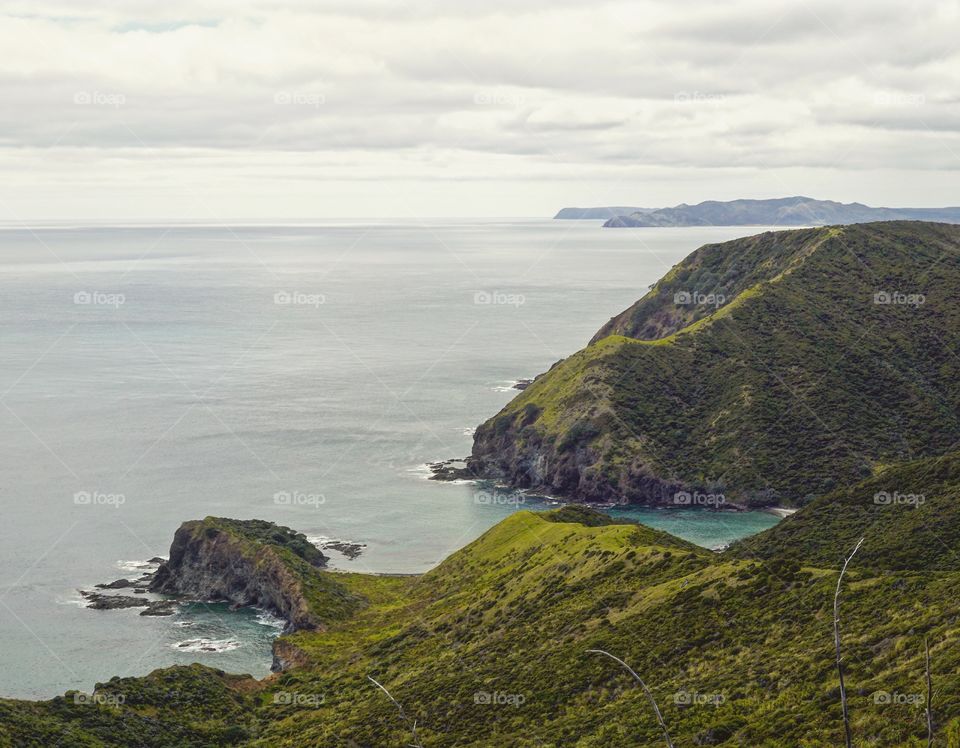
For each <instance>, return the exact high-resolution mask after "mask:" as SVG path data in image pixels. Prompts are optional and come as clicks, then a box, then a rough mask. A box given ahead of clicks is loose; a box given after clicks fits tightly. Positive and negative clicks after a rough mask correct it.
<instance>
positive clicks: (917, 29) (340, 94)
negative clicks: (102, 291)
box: [0, 0, 960, 215]
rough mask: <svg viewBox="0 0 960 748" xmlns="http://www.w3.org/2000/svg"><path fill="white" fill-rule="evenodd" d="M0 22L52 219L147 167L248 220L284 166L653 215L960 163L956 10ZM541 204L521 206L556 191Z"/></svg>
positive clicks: (500, 0) (0, 129)
mask: <svg viewBox="0 0 960 748" xmlns="http://www.w3.org/2000/svg"><path fill="white" fill-rule="evenodd" d="M0 14H2V15H3V16H4V18H3V22H2V23H0V47H2V48H3V49H4V55H3V56H2V58H0V96H2V98H3V101H4V106H3V107H2V108H0V171H3V172H4V173H5V174H7V175H11V174H12V175H14V179H15V180H16V179H20V180H22V181H24V182H25V183H27V184H28V185H30V190H29V192H30V195H34V196H35V197H29V198H28V197H24V194H25V193H24V194H20V195H12V194H11V193H12V192H14V191H17V188H18V187H19V185H18V184H17V183H16V181H14V182H11V181H9V180H7V181H6V186H5V187H3V188H0V198H2V199H6V200H7V204H9V205H17V206H19V207H18V210H20V211H25V212H26V213H27V214H30V215H42V214H43V212H44V211H45V210H51V209H52V208H51V207H50V204H49V202H47V203H46V204H43V202H42V201H40V200H39V198H38V197H36V196H39V195H42V191H43V189H44V185H46V186H47V187H50V185H51V184H53V183H54V182H56V183H57V184H58V185H69V184H74V185H84V186H85V188H86V189H88V190H90V191H91V193H90V194H91V195H99V196H100V197H101V198H102V199H103V200H104V201H105V203H107V204H109V202H110V200H111V196H112V195H115V193H116V191H118V190H122V189H124V185H125V184H126V183H127V182H125V180H129V183H136V184H137V189H138V190H146V189H148V188H147V187H146V186H144V184H143V180H144V175H145V174H152V175H154V177H155V178H158V177H157V175H158V174H162V179H163V180H171V181H173V182H175V181H176V180H177V178H178V177H179V178H180V179H181V180H191V179H193V180H196V179H200V180H202V181H204V182H205V183H206V182H213V183H217V184H219V185H220V189H222V190H223V191H224V195H225V196H229V195H233V196H235V197H236V199H237V201H238V203H237V204H238V205H240V204H247V203H244V202H243V201H244V200H247V201H251V200H252V198H251V197H250V196H251V194H254V193H255V191H256V190H257V188H258V186H259V185H260V184H262V182H258V181H257V180H262V179H263V176H262V175H263V173H264V172H265V171H266V172H269V174H270V180H271V183H272V184H273V185H274V186H275V185H277V184H282V183H284V181H286V182H288V183H289V184H291V185H301V184H303V183H305V182H309V181H310V180H321V179H328V180H341V181H351V182H370V183H373V182H375V181H376V180H378V179H379V180H383V181H384V182H391V181H396V180H398V179H403V180H407V181H408V182H409V183H410V184H411V185H415V184H418V183H423V184H428V183H434V182H437V181H442V180H443V179H448V180H457V181H459V182H470V181H473V182H476V183H477V185H478V186H477V187H476V191H475V192H474V193H471V194H475V195H476V196H477V197H478V199H476V200H475V201H474V204H476V205H479V204H485V205H486V204H489V205H494V206H496V205H499V203H498V202H497V199H498V198H497V194H498V193H497V191H496V189H495V188H492V187H491V186H490V185H491V183H495V182H496V181H497V180H502V181H505V182H506V181H516V180H517V179H518V178H520V176H521V175H531V176H530V179H531V180H533V181H537V180H542V181H543V182H550V183H551V184H552V183H555V182H557V180H562V179H566V178H568V177H569V176H570V175H575V174H579V175H581V177H582V179H583V180H584V182H590V181H595V182H596V183H603V182H604V180H606V181H607V182H609V184H611V185H613V184H617V185H622V187H621V189H622V191H621V192H619V193H617V194H618V195H619V198H618V199H617V200H615V202H620V203H624V204H630V203H637V204H640V203H643V204H648V203H651V200H650V199H646V197H645V195H643V194H634V193H632V192H631V190H635V191H639V190H640V189H641V188H643V189H647V188H646V186H645V182H644V180H645V179H646V176H647V175H649V173H650V171H649V170H651V169H674V170H678V171H677V173H679V170H683V172H684V174H687V173H698V174H699V175H700V178H699V180H694V181H693V182H692V183H695V184H697V185H699V187H698V188H697V189H698V190H700V191H699V192H698V194H688V193H687V192H685V193H684V194H673V193H669V192H668V191H666V190H668V188H667V187H662V188H660V189H661V190H662V193H661V194H662V196H661V197H660V198H659V200H657V201H656V202H658V203H659V204H665V203H668V202H671V201H674V202H679V201H681V200H686V201H688V202H693V201H695V200H697V199H703V198H709V197H715V196H717V195H718V194H719V193H720V192H723V191H724V190H725V189H726V186H727V185H728V184H729V181H727V182H724V181H723V180H729V179H730V173H731V171H730V170H734V171H735V172H736V173H742V172H743V171H744V170H753V173H754V176H755V182H756V184H757V185H758V186H759V185H769V184H770V183H771V181H770V179H768V178H767V176H765V172H767V171H774V172H777V174H776V175H775V176H776V177H777V180H775V181H782V180H785V179H787V178H789V179H796V174H797V173H799V172H798V171H793V172H788V171H787V170H804V171H803V173H805V174H810V173H815V172H816V170H823V171H824V172H826V171H828V170H829V171H830V172H844V173H850V174H852V175H855V174H856V172H858V171H865V170H895V172H896V174H898V175H900V176H896V177H894V178H892V179H891V180H889V182H887V183H886V184H876V183H872V184H871V185H870V186H869V189H866V188H865V189H864V192H865V193H866V192H870V193H871V194H878V191H879V195H880V196H881V197H883V196H886V197H887V199H885V202H888V203H896V202H903V201H904V199H905V198H906V197H907V196H908V193H907V192H906V186H905V185H906V182H905V180H904V179H903V178H902V174H903V173H905V172H910V173H914V174H917V175H919V176H917V177H916V178H918V179H921V178H924V177H923V175H924V174H931V173H943V174H948V173H950V172H953V171H955V170H956V169H957V168H958V164H960V159H958V156H957V154H958V153H960V135H958V128H957V124H958V122H960V103H958V100H957V96H956V93H955V92H956V91H957V90H958V89H960V53H958V51H957V47H956V43H955V39H956V36H957V31H958V25H960V14H958V5H957V3H956V2H939V1H937V0H923V1H921V2H919V3H916V4H914V5H912V6H909V7H908V6H905V5H903V3H901V2H893V1H892V0H878V1H877V2H866V1H865V0H855V1H854V2H848V3H836V2H822V1H821V0H809V1H808V2H787V3H782V4H771V3H767V2H761V0H736V1H735V2H732V3H724V4H722V5H718V4H716V3H712V2H707V1H706V0H692V1H691V2H689V3H683V4H678V3H670V2H666V1H665V0H664V1H649V0H648V1H646V2H600V3H595V2H594V3H587V2H580V1H574V0H569V1H564V2H558V1H557V0H553V1H552V2H546V1H545V0H544V1H541V0H529V1H528V2H525V3H523V4H522V6H518V5H517V4H516V3H515V2H506V0H494V1H492V2H487V3H483V4H472V5H471V4H464V3H449V2H440V0H421V1H420V2H417V3H412V2H404V1H402V0H401V1H398V2H394V1H392V0H391V1H388V0H354V1H353V2H347V0H322V2H306V1H303V2H293V1H287V2H279V1H274V0H253V1H250V2H245V3H243V2H241V3H238V2H226V1H225V0H200V1H199V2H185V1H182V0H171V2H168V3H163V4H155V5H148V6H141V5H134V4H130V3H126V2H121V1H120V0H92V1H91V2H89V3H84V4H82V5H80V6H77V5H75V4H72V3H66V2H49V3H45V4H44V5H43V8H42V12H41V11H38V8H37V6H36V4H35V3H27V2H19V1H18V2H0ZM120 163H122V164H123V165H124V169H123V170H119V169H117V165H118V164H120ZM158 163H162V168H161V169H158V167H157V164H158ZM318 164H324V165H325V166H324V167H323V171H321V172H318V171H317V166H318ZM24 170H26V172H25V171H24ZM811 170H813V171H811ZM91 174H99V175H101V180H100V182H99V183H96V182H95V183H93V184H90V175H91ZM108 174H109V175H110V176H109V178H107V177H106V175H108ZM124 174H125V175H126V176H124ZM44 180H47V181H46V182H45V181H44ZM658 181H659V183H660V184H661V185H666V184H667V183H668V182H669V181H670V180H666V181H664V180H663V179H662V177H660V176H658ZM933 181H936V183H938V184H939V183H941V182H940V180H939V178H938V179H936V180H933ZM681 182H682V183H683V184H684V185H685V186H684V188H683V189H684V190H689V189H690V188H689V186H688V185H689V184H690V183H691V182H688V181H687V179H686V177H684V178H683V179H678V183H681ZM164 183H166V182H164ZM836 183H837V184H840V183H851V182H845V181H844V180H837V181H836ZM738 184H740V182H738ZM815 186H817V185H813V184H810V183H809V182H808V183H807V184H795V183H793V184H791V183H790V182H789V181H787V183H786V184H785V187H784V189H785V190H786V192H789V193H801V192H803V193H813V192H816V191H817V190H816V189H811V187H815ZM50 188H51V189H52V187H50ZM297 189H299V187H297ZM430 189H432V188H428V187H424V190H426V192H425V193H424V199H427V196H428V193H429V190H430ZM534 189H539V190H541V192H540V193H539V194H538V195H537V196H534V197H532V198H531V200H530V202H529V203H528V205H529V207H525V206H517V205H516V203H515V202H510V203H509V205H507V204H506V203H504V206H503V207H504V208H505V209H508V210H505V211H504V212H532V211H533V210H540V205H541V204H542V202H541V201H545V200H546V199H547V197H546V196H547V195H550V196H551V197H550V199H553V195H554V194H555V189H554V188H553V187H548V186H546V185H541V186H540V187H534ZM711 190H712V192H711ZM334 192H335V191H334ZM531 194H533V193H531ZM927 194H929V193H927ZM823 196H824V197H836V198H842V197H845V198H859V199H866V196H865V195H835V194H828V195H823ZM225 199H226V197H225ZM351 199H353V198H351ZM950 199H952V198H950V196H949V195H945V196H944V197H943V201H944V202H949V201H950ZM32 200H36V201H37V202H36V204H34V203H33V202H31V201H32ZM155 200H158V201H160V202H159V203H157V205H159V206H161V207H162V206H163V205H166V206H167V208H166V209H167V210H169V211H173V210H174V209H175V208H176V207H177V206H176V205H174V204H172V203H170V202H169V198H168V197H164V196H163V195H160V194H157V195H156V197H155ZM511 200H512V198H511ZM164 201H167V202H166V203H165V202H164ZM504 201H506V198H504ZM954 201H955V199H954ZM564 202H578V200H574V199H573V197H571V199H570V200H569V201H567V200H564ZM579 202H583V200H582V199H580V200H579ZM361 203H362V207H363V208H364V209H367V210H374V211H376V210H377V209H378V208H377V207H376V206H375V204H374V203H371V202H370V201H366V200H361V201H358V203H357V206H358V207H357V208H356V209H357V210H359V209H360V204H361ZM114 204H117V203H114ZM261 205H264V211H265V213H264V214H267V213H269V212H270V211H276V210H278V209H281V210H282V209H284V206H283V205H282V204H281V201H279V200H274V198H273V197H272V196H268V197H267V198H266V202H261ZM327 207H329V206H321V208H322V209H326V208H327ZM57 209H58V210H69V206H66V207H64V203H63V202H61V203H58V205H57ZM158 209H160V208H158ZM318 209H320V208H318ZM331 209H332V210H336V211H338V212H339V213H343V212H353V211H354V208H353V207H351V204H350V203H347V202H345V201H340V202H338V203H337V204H336V206H335V207H332V208H331Z"/></svg>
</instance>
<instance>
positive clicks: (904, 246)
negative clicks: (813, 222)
mask: <svg viewBox="0 0 960 748" xmlns="http://www.w3.org/2000/svg"><path fill="white" fill-rule="evenodd" d="M958 257H960V228H958V227H956V226H949V225H945V224H930V223H919V222H889V223H871V224H858V225H854V226H845V227H832V228H822V229H801V230H797V231H783V232H776V233H769V232H768V233H766V234H762V235H758V236H754V237H747V238H744V239H738V240H735V241H732V242H725V243H723V244H714V245H707V246H705V247H702V248H701V249H699V250H697V251H696V252H694V253H693V254H691V255H690V256H689V257H688V258H686V259H685V260H684V261H683V262H681V263H679V264H678V265H676V266H675V267H674V268H672V269H671V270H670V272H669V273H667V275H666V276H664V278H663V279H662V280H661V281H659V282H658V283H657V284H655V285H654V287H653V288H652V289H651V290H650V292H649V293H648V294H647V295H646V296H644V297H643V298H642V299H641V300H640V301H638V302H637V303H636V304H634V305H633V306H631V307H630V308H629V309H627V310H626V311H624V312H623V313H622V314H620V315H618V316H617V317H615V318H613V319H612V320H611V321H610V322H609V323H608V324H607V325H605V326H604V327H603V329H602V330H601V331H600V332H598V334H597V335H596V336H595V337H594V339H593V341H592V342H591V344H590V345H589V346H588V347H587V348H584V349H583V350H581V351H579V352H577V353H575V354H573V355H572V356H570V357H569V358H567V359H565V360H563V361H561V362H559V363H558V364H555V365H554V366H553V367H552V368H551V369H550V370H549V371H548V372H546V373H545V374H542V375H541V376H539V377H537V379H536V380H535V381H534V382H533V383H532V384H531V385H530V386H529V387H528V388H527V389H525V390H524V391H523V392H521V393H520V394H519V395H517V396H516V397H515V398H514V399H513V400H512V401H511V402H510V403H508V404H507V406H506V407H505V408H504V409H503V410H502V411H501V412H500V413H498V414H497V415H496V416H494V417H493V418H491V419H490V420H489V421H487V422H486V423H484V424H482V425H481V426H480V427H479V428H478V429H477V431H476V433H475V435H474V446H473V451H472V455H471V457H470V458H469V460H468V462H467V471H466V472H467V473H468V474H469V475H471V476H474V477H489V478H495V479H499V480H502V481H504V482H506V483H508V484H512V485H514V486H517V487H521V488H533V489H536V490H539V491H542V492H546V493H551V494H555V495H561V496H566V497H569V498H573V499H581V500H586V501H613V502H632V503H642V504H651V505H662V504H670V505H683V504H691V505H701V504H702V505H705V506H709V505H710V501H711V499H710V497H711V496H712V497H717V496H718V495H722V496H723V497H724V498H723V503H725V504H726V505H727V506H730V505H731V504H738V505H756V506H763V505H772V504H787V505H789V504H793V505H801V504H804V503H806V502H808V501H811V500H813V499H815V498H816V497H818V496H822V495H825V494H827V493H829V492H830V491H832V490H834V489H835V488H836V487H837V486H839V485H844V484H852V483H855V482H857V481H860V480H863V479H865V478H867V477H869V476H870V475H872V474H873V473H875V472H876V471H877V470H878V469H879V468H880V467H882V466H883V465H887V464H891V463H895V462H901V461H904V460H907V459H911V458H915V457H923V456H936V455H938V454H941V453H942V452H943V451H945V450H948V449H949V448H950V446H951V445H952V444H954V443H956V442H957V441H958V440H960V359H957V357H956V356H955V355H954V354H953V353H952V345H953V342H954V341H955V340H956V331H957V330H958V329H960V307H958V306H957V305H956V303H955V301H954V300H955V299H956V298H957V297H958V296H960V259H958Z"/></svg>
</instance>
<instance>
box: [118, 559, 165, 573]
mask: <svg viewBox="0 0 960 748" xmlns="http://www.w3.org/2000/svg"><path fill="white" fill-rule="evenodd" d="M116 566H117V568H118V569H120V570H121V571H127V572H134V571H141V572H146V571H154V570H155V569H156V568H157V567H158V566H160V564H158V563H157V562H156V561H124V560H122V559H121V560H120V561H117V564H116Z"/></svg>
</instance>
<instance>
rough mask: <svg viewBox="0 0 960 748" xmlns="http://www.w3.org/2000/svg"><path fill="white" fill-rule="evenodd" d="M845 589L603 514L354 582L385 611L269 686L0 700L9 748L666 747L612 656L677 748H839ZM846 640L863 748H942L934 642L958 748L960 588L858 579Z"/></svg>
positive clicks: (164, 686)
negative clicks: (651, 699)
mask: <svg viewBox="0 0 960 748" xmlns="http://www.w3.org/2000/svg"><path fill="white" fill-rule="evenodd" d="M935 480H939V479H935ZM890 529H891V530H895V529H896V528H890ZM868 550H869V545H868V546H866V547H865V548H864V554H865V556H864V557H865V558H866V557H867V555H866V554H867V552H868ZM953 550H954V551H955V550H957V549H956V547H954V548H953ZM315 573H317V574H328V573H329V572H323V571H319V570H318V571H316V572H315ZM836 578H837V570H836V567H835V566H834V565H830V566H826V565H819V564H812V563H810V564H808V563H805V562H803V563H801V562H800V561H798V560H796V559H794V558H790V557H787V558H782V557H778V556H772V557H770V558H760V557H757V556H754V555H752V554H750V553H748V552H746V550H745V549H740V551H739V552H736V553H725V554H715V553H712V552H709V551H705V550H703V549H700V548H697V547H695V546H692V545H690V544H689V543H686V542H684V541H681V540H678V539H676V538H672V537H671V536H669V535H666V534H664V533H661V532H656V531H653V530H650V529H649V528H645V527H642V526H638V525H632V524H624V523H617V522H612V521H610V520H609V519H607V518H605V517H604V516H602V515H598V514H596V513H593V512H591V511H590V510H587V509H583V508H566V509H563V510H560V511H559V512H556V513H547V514H534V513H530V512H519V513H517V514H515V515H513V516H511V517H509V518H508V519H506V520H504V521H503V522H501V523H500V524H498V525H497V526H495V527H493V528H492V529H491V530H489V531H488V532H487V533H485V534H484V535H483V536H482V537H481V538H479V539H478V540H477V541H475V542H474V543H472V544H471V545H469V546H468V547H466V548H464V549H463V550H461V551H458V552H457V553H455V554H453V555H452V556H451V557H450V558H448V559H447V560H446V561H444V562H443V563H442V564H441V565H440V566H438V567H437V568H436V569H434V570H433V571H431V572H430V573H428V574H426V575H424V576H422V577H419V578H388V577H371V576H364V575H357V574H338V575H337V579H338V580H339V581H340V583H341V584H343V585H344V586H345V587H347V588H348V589H350V590H351V592H352V593H353V594H356V595H358V596H362V597H364V598H365V599H366V600H368V601H369V605H367V606H366V607H364V608H362V609H360V610H358V611H356V612H355V613H354V615H353V616H351V617H350V618H349V619H346V620H343V621H341V622H339V623H336V624H334V625H331V626H330V628H329V629H328V630H326V631H324V632H307V631H301V632H298V633H296V634H293V635H290V636H288V637H284V639H285V642H286V645H287V646H289V647H291V648H297V649H298V650H299V651H300V652H301V654H302V660H303V662H304V665H303V666H301V667H299V668H297V669H295V670H293V671H290V672H287V673H284V674H281V675H278V676H274V677H273V678H270V679H268V680H267V681H265V682H264V683H263V684H260V685H258V684H257V683H256V682H254V681H252V680H250V679H247V678H242V677H233V676H226V675H224V674H223V673H219V672H217V671H213V670H210V669H208V668H201V667H199V666H193V667H190V668H171V669H168V670H161V671H157V672H155V673H153V674H152V675H150V676H148V677H146V678H136V679H114V680H113V681H111V682H109V683H106V684H101V685H100V686H98V687H97V690H96V697H97V700H98V701H99V702H100V703H96V704H86V703H83V704H77V703H75V701H76V699H75V698H73V697H72V694H67V696H66V697H64V698H58V699H54V700H53V701H49V702H42V703H28V702H16V701H0V745H3V744H7V745H17V746H34V745H35V746H47V745H54V744H56V741H57V740H59V739H62V738H64V736H69V739H68V740H66V742H64V743H63V744H69V745H89V746H120V745H142V746H169V745H183V746H201V745H204V746H207V745H249V746H261V747H262V748H266V747H267V746H270V747H271V748H274V747H277V746H280V747H281V748H282V747H284V746H290V747H293V746H298V747H299V746H304V745H317V746H353V747H356V746H378V747H379V746H401V745H407V744H409V743H410V742H411V739H412V738H411V735H412V733H411V729H410V725H411V723H412V721H413V720H416V723H417V732H418V736H419V739H420V740H421V741H422V744H423V745H424V746H426V747H427V748H439V747H441V746H444V747H448V746H449V747H452V746H467V747H473V748H480V747H481V746H483V747H488V746H493V745H503V746H508V745H509V746H531V747H532V746H540V747H541V748H542V747H544V746H577V747H578V748H601V747H603V748H628V747H629V748H634V747H636V746H653V745H662V744H663V743H662V736H661V734H660V732H659V729H658V727H657V724H656V721H655V719H654V717H653V715H652V713H651V710H650V708H649V705H648V704H647V702H646V700H645V698H644V696H643V694H642V692H640V691H639V690H638V689H637V688H636V687H635V684H634V682H633V681H632V680H631V679H630V678H629V677H628V676H627V675H626V674H625V673H624V672H623V671H622V670H621V669H620V668H619V667H617V666H616V665H615V664H614V663H612V662H610V661H609V660H606V659H605V658H601V657H598V656H596V655H591V654H588V653H587V652H586V650H587V649H594V648H600V649H604V650H607V651H610V652H612V653H614V654H616V655H617V656H620V657H623V658H624V659H626V660H627V661H628V662H629V663H630V665H631V666H632V667H633V668H634V669H636V670H637V671H638V672H639V673H640V674H641V675H642V676H643V677H644V678H645V679H646V680H647V682H648V684H649V685H650V687H651V690H652V692H653V693H654V695H655V697H656V699H657V701H658V703H659V705H660V708H661V710H662V711H663V715H664V719H665V721H666V723H667V725H668V726H669V728H670V731H671V734H672V736H673V738H674V741H675V744H676V745H677V746H693V745H723V746H743V745H750V746H797V745H803V746H808V747H812V746H836V745H837V744H838V742H840V741H841V723H840V710H839V702H838V699H837V681H836V676H835V671H834V669H833V664H832V656H833V650H832V646H833V645H832V639H831V630H830V620H831V603H832V595H833V587H834V585H835V584H836ZM843 625H844V631H845V643H846V660H847V663H848V665H847V667H848V675H847V685H848V689H849V690H850V709H851V715H852V720H853V729H854V735H855V738H856V742H857V745H862V746H866V745H870V746H891V745H906V746H910V745H914V746H920V745H925V742H924V741H923V735H924V730H925V723H924V718H923V714H922V710H921V709H920V708H919V707H918V706H917V705H916V704H915V703H913V701H914V699H913V696H912V695H913V694H918V693H921V692H922V691H923V668H922V656H921V655H922V645H923V638H924V636H929V638H930V642H931V654H932V662H933V665H932V673H933V681H934V686H935V692H934V711H935V716H936V723H937V745H950V746H960V647H958V646H957V644H958V638H960V573H957V572H956V571H952V570H951V571H931V570H927V569H921V568H911V569H909V570H905V571H879V570H874V569H872V565H867V566H863V567H861V566H860V564H858V563H855V564H854V567H853V568H852V570H851V571H850V572H849V576H848V585H847V592H846V595H845V598H844V603H843ZM368 676H373V677H374V678H376V679H377V680H378V681H379V682H380V683H382V684H383V685H384V686H386V687H387V688H388V689H389V690H390V692H391V693H392V694H393V696H394V697H396V699H397V700H398V701H399V702H400V703H401V704H402V705H403V707H404V710H405V711H404V714H405V715H406V716H407V717H408V718H409V720H410V722H404V720H403V718H402V717H401V715H400V712H399V710H398V709H397V707H396V706H394V705H393V704H392V703H391V702H390V701H389V700H388V699H387V697H386V695H384V694H383V692H381V691H380V690H378V689H377V688H376V687H375V686H374V685H373V684H372V683H371V682H370V681H369V680H368ZM877 694H880V695H879V696H878V695H877ZM884 694H892V696H891V697H890V698H889V699H888V698H886V697H885V696H884ZM901 695H902V697H901ZM110 697H113V698H112V700H111V698H110ZM120 697H122V698H120ZM887 702H890V703H887ZM133 735H136V736H137V737H136V739H135V741H136V742H131V741H132V738H131V736H133ZM4 741H6V743H5V742H4Z"/></svg>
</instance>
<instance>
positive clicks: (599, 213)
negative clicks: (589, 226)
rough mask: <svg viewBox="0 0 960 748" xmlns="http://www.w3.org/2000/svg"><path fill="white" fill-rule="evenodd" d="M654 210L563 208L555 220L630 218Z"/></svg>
mask: <svg viewBox="0 0 960 748" xmlns="http://www.w3.org/2000/svg"><path fill="white" fill-rule="evenodd" d="M654 210H656V208H625V207H608V208H561V210H560V212H559V213H557V215H555V216H554V218H559V219H578V220H582V219H585V218H594V219H599V218H602V219H604V220H606V219H608V218H616V217H617V216H629V215H633V214H635V213H649V212H651V211H654Z"/></svg>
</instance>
